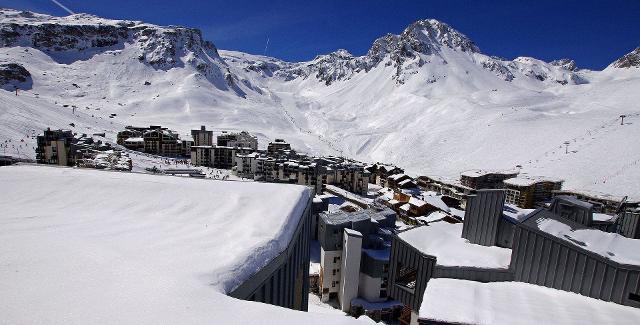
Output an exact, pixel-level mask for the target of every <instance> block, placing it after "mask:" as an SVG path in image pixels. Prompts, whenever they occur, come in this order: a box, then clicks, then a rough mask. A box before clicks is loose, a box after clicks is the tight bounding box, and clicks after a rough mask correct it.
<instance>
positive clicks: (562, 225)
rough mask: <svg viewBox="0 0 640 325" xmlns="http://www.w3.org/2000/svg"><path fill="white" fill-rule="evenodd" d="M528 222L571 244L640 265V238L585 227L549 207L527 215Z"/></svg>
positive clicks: (612, 258)
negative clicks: (557, 214) (553, 211)
mask: <svg viewBox="0 0 640 325" xmlns="http://www.w3.org/2000/svg"><path fill="white" fill-rule="evenodd" d="M527 223H529V226H531V227H536V228H537V229H539V230H541V231H543V232H545V233H547V234H549V235H551V236H554V237H556V238H558V239H560V240H563V241H565V242H566V243H568V244H570V245H574V246H577V247H579V248H582V249H585V250H587V251H590V252H592V253H595V254H597V255H600V256H602V257H604V258H605V259H609V260H612V261H614V262H617V263H621V264H629V265H640V240H636V239H631V238H627V237H624V236H621V235H618V234H614V233H608V232H604V231H601V230H598V229H592V228H586V227H584V226H582V225H580V224H577V223H575V222H572V221H570V220H567V219H565V218H562V217H559V216H556V215H554V214H553V213H551V212H548V211H546V210H540V211H538V212H537V213H536V214H535V215H534V216H533V217H531V218H529V219H527Z"/></svg>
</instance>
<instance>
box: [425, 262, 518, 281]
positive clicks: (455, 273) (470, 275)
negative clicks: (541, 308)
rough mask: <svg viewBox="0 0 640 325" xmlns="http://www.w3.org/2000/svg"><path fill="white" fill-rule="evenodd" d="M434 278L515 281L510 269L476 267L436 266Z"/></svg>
mask: <svg viewBox="0 0 640 325" xmlns="http://www.w3.org/2000/svg"><path fill="white" fill-rule="evenodd" d="M432 277H433V278H450V279H462V280H471V281H478V282H500V281H513V273H512V272H511V270H508V269H506V270H500V269H480V268H475V267H451V266H441V265H436V266H435V268H434V270H433V275H432Z"/></svg>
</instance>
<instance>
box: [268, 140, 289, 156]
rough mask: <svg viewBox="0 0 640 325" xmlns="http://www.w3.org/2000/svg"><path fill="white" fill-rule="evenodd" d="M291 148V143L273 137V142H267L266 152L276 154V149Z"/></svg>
mask: <svg viewBox="0 0 640 325" xmlns="http://www.w3.org/2000/svg"><path fill="white" fill-rule="evenodd" d="M286 150H291V144H289V143H288V142H286V141H284V140H283V139H275V141H273V142H269V145H268V146H267V152H268V153H269V154H271V155H274V154H277V153H278V151H286Z"/></svg>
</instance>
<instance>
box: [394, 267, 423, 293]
mask: <svg viewBox="0 0 640 325" xmlns="http://www.w3.org/2000/svg"><path fill="white" fill-rule="evenodd" d="M397 270H398V271H397V273H396V279H395V280H396V281H395V282H396V284H397V285H400V286H403V287H404V288H406V289H408V290H409V291H410V292H411V293H413V292H414V291H415V288H416V278H417V275H418V271H417V270H416V269H415V268H413V267H411V266H408V265H402V263H400V262H398V268H397Z"/></svg>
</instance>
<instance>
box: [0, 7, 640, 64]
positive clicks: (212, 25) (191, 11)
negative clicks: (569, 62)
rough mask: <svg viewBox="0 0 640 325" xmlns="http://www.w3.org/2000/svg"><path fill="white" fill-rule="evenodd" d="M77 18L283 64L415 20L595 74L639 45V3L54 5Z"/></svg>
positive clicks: (499, 49) (361, 45) (485, 45)
mask: <svg viewBox="0 0 640 325" xmlns="http://www.w3.org/2000/svg"><path fill="white" fill-rule="evenodd" d="M57 1H58V2H60V3H61V4H63V5H64V6H66V7H68V8H69V9H71V10H73V11H75V12H86V13H91V14H95V15H99V16H104V17H108V18H118V19H134V20H144V21H146V22H150V23H155V24H161V25H170V24H172V25H184V26H189V27H196V28H200V29H201V30H202V31H203V33H204V36H205V38H206V39H208V40H211V41H213V42H214V43H215V44H216V46H217V47H218V48H221V49H232V50H239V51H244V52H249V53H255V54H263V53H264V50H265V45H266V41H267V38H268V39H269V46H268V48H267V51H266V54H267V55H269V56H274V57H277V58H280V59H284V60H288V61H302V60H309V59H312V58H313V57H315V56H316V55H318V54H324V53H328V52H331V51H334V50H336V49H340V48H344V49H347V50H348V51H349V52H351V53H352V54H354V55H362V54H364V53H366V51H367V50H368V49H369V47H370V46H371V43H372V42H373V41H374V40H375V39H376V38H378V37H380V36H382V35H384V34H386V33H394V34H398V33H400V32H402V30H403V29H404V28H405V27H406V26H407V25H409V24H410V23H412V22H413V21H416V20H418V19H424V18H435V19H438V20H441V21H444V22H446V23H448V24H450V25H451V26H453V27H454V28H456V29H457V30H459V31H461V32H462V33H464V34H466V35H467V36H469V37H470V38H471V39H472V40H474V41H475V42H476V44H477V45H478V46H479V47H480V49H481V50H482V51H483V52H484V53H486V54H489V55H497V56H501V57H505V58H509V59H512V58H514V57H517V56H533V57H535V58H539V59H542V60H545V61H550V60H553V59H557V58H564V57H568V58H572V59H574V60H576V62H577V64H578V66H580V67H584V68H590V69H602V68H604V67H606V66H607V65H608V64H609V63H611V62H612V61H613V60H615V59H617V58H619V57H620V56H622V55H624V54H626V53H628V52H629V51H631V50H632V49H634V48H635V47H637V46H640V0H601V1H596V0H582V1H574V0H571V1H569V0H567V1H562V0H556V1H547V0H537V1H516V0H512V1H498V0H496V1H482V0H477V1H462V0H446V1H445V0H440V1H430V0H423V1H405V0H400V1H388V0H387V1H377V0H368V1H364V0H363V1H355V0H354V1H347V0H343V1H333V0H324V1H309V2H307V1H277V0H276V1H242V0H235V1H233V0H231V1H229V0H227V1H218V0H209V1H204V0H202V1H190V0H184V1H175V0H174V1H168V0H157V1H145V0H127V1H124V0H111V1H86V0H84V1H83V0H57ZM0 7H8V8H14V9H26V10H33V11H38V12H42V13H48V14H52V15H58V16H63V15H66V14H67V13H66V12H65V10H64V9H62V8H61V7H59V6H58V5H56V4H54V2H53V1H51V0H0Z"/></svg>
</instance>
